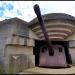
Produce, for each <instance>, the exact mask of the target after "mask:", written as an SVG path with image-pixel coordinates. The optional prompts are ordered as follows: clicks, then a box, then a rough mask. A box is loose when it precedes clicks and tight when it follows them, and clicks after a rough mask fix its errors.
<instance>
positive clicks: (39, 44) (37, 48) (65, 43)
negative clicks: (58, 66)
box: [33, 40, 72, 66]
mask: <svg viewBox="0 0 75 75" xmlns="http://www.w3.org/2000/svg"><path fill="white" fill-rule="evenodd" d="M51 42H52V45H62V46H63V47H64V49H65V55H66V61H67V64H72V61H71V57H70V54H69V42H68V41H51ZM44 45H47V44H46V41H45V40H35V47H34V48H33V54H34V55H35V66H39V53H40V48H41V47H42V46H44ZM61 51H62V50H61V48H60V49H59V52H61ZM42 52H44V50H42Z"/></svg>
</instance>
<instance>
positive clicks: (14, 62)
mask: <svg viewBox="0 0 75 75" xmlns="http://www.w3.org/2000/svg"><path fill="white" fill-rule="evenodd" d="M6 52H7V59H8V60H7V62H6V63H7V65H8V66H7V68H6V71H7V73H19V72H21V71H23V70H24V69H28V68H32V67H35V56H34V55H33V47H27V46H20V45H8V46H7V47H6Z"/></svg>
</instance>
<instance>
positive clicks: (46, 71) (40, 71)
mask: <svg viewBox="0 0 75 75" xmlns="http://www.w3.org/2000/svg"><path fill="white" fill-rule="evenodd" d="M19 74H75V66H71V67H70V68H61V69H52V68H40V67H35V68H31V69H27V70H24V71H23V72H21V73H19Z"/></svg>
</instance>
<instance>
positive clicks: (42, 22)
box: [34, 4, 54, 55]
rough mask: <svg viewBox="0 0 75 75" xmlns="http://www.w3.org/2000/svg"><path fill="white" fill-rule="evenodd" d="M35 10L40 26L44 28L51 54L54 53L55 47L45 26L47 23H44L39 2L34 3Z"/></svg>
mask: <svg viewBox="0 0 75 75" xmlns="http://www.w3.org/2000/svg"><path fill="white" fill-rule="evenodd" d="M34 11H35V13H36V15H37V18H38V21H39V23H40V27H41V29H42V32H43V34H44V37H45V40H46V42H47V46H48V49H49V55H53V54H54V50H53V47H52V43H51V41H50V40H49V37H48V33H47V31H46V27H45V23H44V20H43V17H42V15H41V11H40V8H39V5H38V4H36V5H34Z"/></svg>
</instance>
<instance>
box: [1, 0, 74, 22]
mask: <svg viewBox="0 0 75 75" xmlns="http://www.w3.org/2000/svg"><path fill="white" fill-rule="evenodd" d="M35 4H39V6H40V9H41V13H42V15H43V14H47V13H66V14H70V15H72V16H75V1H0V21H2V20H4V19H9V18H14V17H18V18H20V19H23V20H24V21H27V22H29V21H31V20H32V19H34V18H35V17H36V15H35V13H34V10H33V6H34V5H35Z"/></svg>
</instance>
